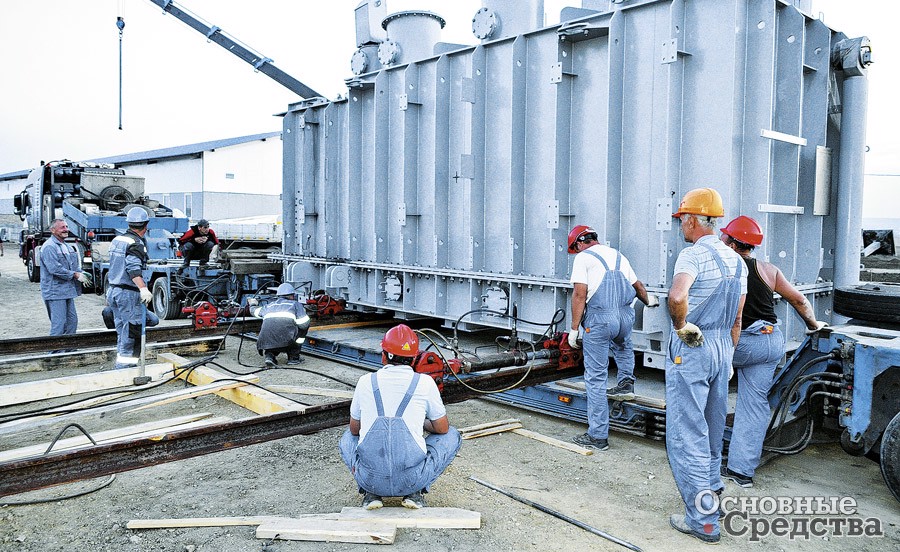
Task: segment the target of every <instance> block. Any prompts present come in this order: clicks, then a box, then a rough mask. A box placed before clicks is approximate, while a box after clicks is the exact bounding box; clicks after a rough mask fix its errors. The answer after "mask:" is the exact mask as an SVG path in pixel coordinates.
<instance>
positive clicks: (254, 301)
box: [247, 297, 259, 307]
mask: <svg viewBox="0 0 900 552" xmlns="http://www.w3.org/2000/svg"><path fill="white" fill-rule="evenodd" d="M257 305H259V299H257V298H256V297H251V298H249V299H247V306H248V307H255V306H257Z"/></svg>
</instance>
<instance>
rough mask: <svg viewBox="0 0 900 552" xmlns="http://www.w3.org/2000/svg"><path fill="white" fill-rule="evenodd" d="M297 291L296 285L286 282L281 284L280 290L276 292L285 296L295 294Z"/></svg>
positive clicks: (280, 295)
mask: <svg viewBox="0 0 900 552" xmlns="http://www.w3.org/2000/svg"><path fill="white" fill-rule="evenodd" d="M295 293H297V292H296V291H295V290H294V286H292V285H291V284H289V283H287V282H285V283H283V284H281V285H280V286H278V291H276V292H275V295H277V296H279V297H284V296H286V295H293V294H295Z"/></svg>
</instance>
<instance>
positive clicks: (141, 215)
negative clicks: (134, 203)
mask: <svg viewBox="0 0 900 552" xmlns="http://www.w3.org/2000/svg"><path fill="white" fill-rule="evenodd" d="M125 220H126V221H128V222H147V221H148V220H150V216H149V215H147V211H145V210H143V209H141V208H140V207H132V208H131V209H129V210H128V216H127V217H125Z"/></svg>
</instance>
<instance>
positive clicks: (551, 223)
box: [547, 200, 559, 230]
mask: <svg viewBox="0 0 900 552" xmlns="http://www.w3.org/2000/svg"><path fill="white" fill-rule="evenodd" d="M547 228H550V229H553V230H555V229H557V228H559V200H553V201H548V202H547Z"/></svg>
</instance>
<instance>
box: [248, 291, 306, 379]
mask: <svg viewBox="0 0 900 552" xmlns="http://www.w3.org/2000/svg"><path fill="white" fill-rule="evenodd" d="M275 295H276V298H275V299H274V300H272V301H269V302H268V303H266V304H265V305H263V306H258V305H259V301H258V300H257V299H255V298H253V297H251V298H250V299H248V300H247V305H248V306H249V307H250V314H252V315H253V316H255V317H256V318H262V326H261V327H260V329H259V338H258V339H257V340H256V349H257V350H258V351H259V354H261V355H264V357H265V362H266V366H267V367H269V368H273V367H275V366H277V365H278V354H279V353H285V354H286V355H287V357H288V361H287V363H288V364H290V365H296V364H300V363H301V362H303V357H301V356H300V350H301V347H302V346H303V343H304V342H305V341H306V334H307V332H308V331H309V322H310V320H309V315H308V314H306V309H305V308H304V307H303V305H302V304H301V303H300V302H299V301H297V292H296V291H295V290H294V286H292V285H291V284H289V283H288V282H285V283H283V284H281V285H280V286H278V289H277V290H276V292H275Z"/></svg>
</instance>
